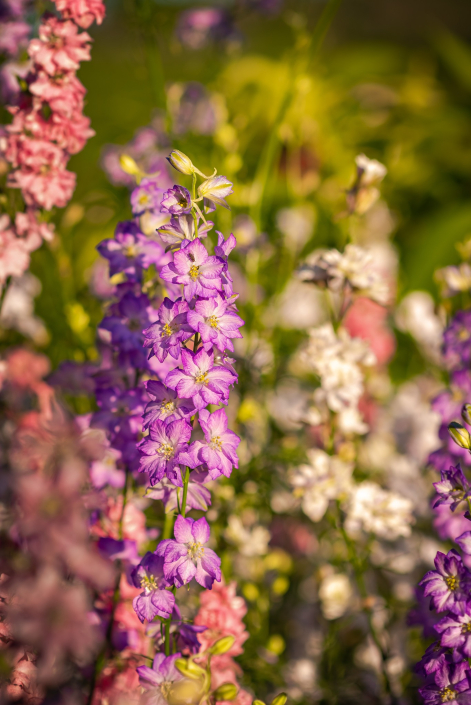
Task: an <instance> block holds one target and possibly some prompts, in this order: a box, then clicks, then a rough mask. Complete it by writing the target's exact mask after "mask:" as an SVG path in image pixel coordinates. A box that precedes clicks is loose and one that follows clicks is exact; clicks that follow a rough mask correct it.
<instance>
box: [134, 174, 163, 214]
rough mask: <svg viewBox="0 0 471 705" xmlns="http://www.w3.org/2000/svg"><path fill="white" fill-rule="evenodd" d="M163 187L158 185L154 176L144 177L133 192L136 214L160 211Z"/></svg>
mask: <svg viewBox="0 0 471 705" xmlns="http://www.w3.org/2000/svg"><path fill="white" fill-rule="evenodd" d="M163 192H164V191H163V189H161V188H159V187H158V186H157V182H156V180H155V179H152V178H145V179H142V181H141V183H140V184H139V186H136V188H135V189H134V190H133V192H132V193H131V206H132V212H133V213H134V215H142V214H143V213H145V212H146V211H159V210H160V204H161V201H162V194H163Z"/></svg>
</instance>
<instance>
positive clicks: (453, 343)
mask: <svg viewBox="0 0 471 705" xmlns="http://www.w3.org/2000/svg"><path fill="white" fill-rule="evenodd" d="M443 356H444V358H445V360H446V362H447V363H448V365H449V367H451V368H452V369H456V368H457V367H465V366H466V367H468V366H469V363H470V362H471V311H469V310H468V311H458V312H457V313H456V315H455V316H454V318H453V320H452V321H451V323H450V325H449V326H448V328H447V329H446V330H445V332H444V333H443Z"/></svg>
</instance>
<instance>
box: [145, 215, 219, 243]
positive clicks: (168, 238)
mask: <svg viewBox="0 0 471 705" xmlns="http://www.w3.org/2000/svg"><path fill="white" fill-rule="evenodd" d="M213 225H214V223H212V222H211V221H210V220H208V221H206V223H200V222H199V218H198V237H199V238H203V237H207V235H208V232H209V231H210V230H211V229H212V227H213ZM157 233H158V235H159V236H160V239H161V240H162V242H164V243H165V244H166V245H170V246H171V247H180V246H181V245H182V243H183V241H184V240H190V241H191V240H194V239H195V237H196V234H195V219H194V218H193V215H191V214H187V215H180V216H179V217H175V216H172V218H171V219H170V222H169V223H166V225H162V226H161V227H160V228H157Z"/></svg>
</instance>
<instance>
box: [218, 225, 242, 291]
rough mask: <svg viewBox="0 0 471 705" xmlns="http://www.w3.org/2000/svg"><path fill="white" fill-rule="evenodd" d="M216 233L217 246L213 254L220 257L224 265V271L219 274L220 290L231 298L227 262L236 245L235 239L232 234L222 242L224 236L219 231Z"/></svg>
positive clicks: (231, 288) (231, 289)
mask: <svg viewBox="0 0 471 705" xmlns="http://www.w3.org/2000/svg"><path fill="white" fill-rule="evenodd" d="M216 232H217V235H218V244H217V245H216V247H215V248H214V254H215V255H217V256H218V257H220V258H221V259H222V260H223V261H224V263H225V264H224V269H223V271H222V274H221V281H222V288H223V289H224V293H225V294H226V296H231V295H232V293H233V287H232V284H233V279H232V277H231V274H230V272H229V267H228V264H227V260H228V258H229V255H230V254H231V252H232V250H233V249H234V248H235V246H236V245H237V240H236V239H235V237H234V235H233V234H232V233H231V234H230V235H229V237H228V238H227V240H224V235H223V234H222V233H221V232H219V231H216Z"/></svg>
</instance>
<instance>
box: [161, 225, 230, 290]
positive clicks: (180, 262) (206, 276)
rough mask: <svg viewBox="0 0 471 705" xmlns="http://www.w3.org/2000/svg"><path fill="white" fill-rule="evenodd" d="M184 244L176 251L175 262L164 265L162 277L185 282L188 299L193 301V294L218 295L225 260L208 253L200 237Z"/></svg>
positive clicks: (174, 282) (169, 280)
mask: <svg viewBox="0 0 471 705" xmlns="http://www.w3.org/2000/svg"><path fill="white" fill-rule="evenodd" d="M183 245H184V246H183V247H182V249H181V250H179V251H178V252H175V254H174V257H173V262H170V264H166V265H165V266H164V267H162V269H161V272H160V276H161V278H162V279H163V280H164V281H168V282H172V283H173V284H183V287H184V289H183V291H184V295H185V299H186V300H187V301H191V299H192V298H193V296H205V297H207V298H210V297H212V296H216V293H217V292H218V291H220V290H221V287H222V283H221V277H220V274H221V272H222V270H223V268H224V262H223V260H222V259H221V258H220V257H214V256H210V255H208V252H207V250H206V247H205V246H204V245H203V244H202V242H200V240H199V239H196V240H193V242H190V243H188V244H187V243H183Z"/></svg>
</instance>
